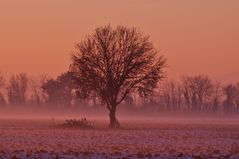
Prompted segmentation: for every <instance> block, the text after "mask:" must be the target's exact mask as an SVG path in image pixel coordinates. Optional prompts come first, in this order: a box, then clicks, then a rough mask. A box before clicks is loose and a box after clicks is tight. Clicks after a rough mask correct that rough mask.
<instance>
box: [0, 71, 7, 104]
mask: <svg viewBox="0 0 239 159" xmlns="http://www.w3.org/2000/svg"><path fill="white" fill-rule="evenodd" d="M4 87H5V79H4V77H3V75H2V74H1V73H0V106H4V105H5V104H6V100H5V98H4V95H3V93H2V89H4Z"/></svg>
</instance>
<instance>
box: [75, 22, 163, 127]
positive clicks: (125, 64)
mask: <svg viewBox="0 0 239 159" xmlns="http://www.w3.org/2000/svg"><path fill="white" fill-rule="evenodd" d="M165 63H166V59H165V58H164V57H163V56H161V55H159V54H158V51H157V50H155V48H154V46H153V43H152V42H151V41H149V36H144V35H143V33H142V32H140V31H138V30H137V29H135V28H128V27H124V26H118V27H116V28H112V27H111V26H104V27H99V28H97V29H96V30H95V31H94V33H93V34H91V35H89V36H88V37H86V39H85V40H84V41H82V42H80V43H78V44H77V45H76V48H75V51H74V53H73V54H72V65H71V71H72V72H74V75H75V76H76V79H77V83H78V91H79V94H80V95H81V97H85V98H87V97H90V96H91V95H92V93H95V94H96V95H97V96H98V97H99V98H100V99H101V101H102V103H104V104H105V105H106V106H107V108H108V109H109V111H110V114H109V117H110V127H111V128H115V127H120V125H119V122H118V120H117V118H116V116H115V113H116V108H117V106H118V105H119V104H120V103H121V102H122V101H123V100H124V99H125V98H126V97H127V96H128V95H129V94H130V93H133V92H138V93H139V94H140V95H141V96H147V95H148V94H150V92H152V90H153V89H154V88H155V87H156V86H157V83H158V81H159V80H160V79H162V77H163V72H162V69H163V68H164V67H165Z"/></svg>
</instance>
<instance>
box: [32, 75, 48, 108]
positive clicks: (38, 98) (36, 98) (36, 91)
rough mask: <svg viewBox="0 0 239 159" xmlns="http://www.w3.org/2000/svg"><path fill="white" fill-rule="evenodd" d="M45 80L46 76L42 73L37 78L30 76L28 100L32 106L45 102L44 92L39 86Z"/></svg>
mask: <svg viewBox="0 0 239 159" xmlns="http://www.w3.org/2000/svg"><path fill="white" fill-rule="evenodd" d="M46 81H47V76H45V75H42V76H39V77H38V78H36V77H32V78H31V79H30V80H29V89H30V92H31V94H30V102H31V104H32V105H34V106H40V105H43V104H44V103H45V102H46V93H44V92H43V89H42V88H41V86H42V85H43V84H44V83H45V82H46Z"/></svg>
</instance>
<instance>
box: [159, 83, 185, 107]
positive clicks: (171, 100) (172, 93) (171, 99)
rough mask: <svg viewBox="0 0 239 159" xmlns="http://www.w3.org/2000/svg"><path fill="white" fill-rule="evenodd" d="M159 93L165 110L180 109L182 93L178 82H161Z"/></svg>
mask: <svg viewBox="0 0 239 159" xmlns="http://www.w3.org/2000/svg"><path fill="white" fill-rule="evenodd" d="M161 94H162V98H163V99H162V100H163V103H164V104H165V105H166V106H167V107H166V108H167V110H170V111H178V110H180V109H181V102H182V94H183V93H182V89H181V85H180V83H178V82H176V81H173V80H172V81H167V82H165V83H163V85H162V93H161Z"/></svg>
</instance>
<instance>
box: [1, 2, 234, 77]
mask: <svg viewBox="0 0 239 159" xmlns="http://www.w3.org/2000/svg"><path fill="white" fill-rule="evenodd" d="M109 23H110V24H112V25H113V26H116V25H119V24H120V25H127V26H135V27H138V28H140V29H141V30H142V31H144V32H145V34H148V35H150V36H151V40H152V41H153V42H154V44H155V46H156V47H157V48H159V49H160V50H161V53H162V54H164V55H165V56H166V57H167V58H168V65H169V68H168V69H167V74H168V76H169V77H170V78H177V77H180V76H181V75H184V74H200V73H203V74H208V75H210V76H212V77H215V78H217V77H219V76H223V75H227V74H232V73H234V74H237V73H238V74H239V1H238V0H180V1H179V0H122V1H112V0H101V1H99V0H88V1H79V0H50V1H47V0H21V1H20V0H1V1H0V70H1V71H2V72H3V73H4V74H11V73H19V72H26V73H28V74H30V75H40V74H48V75H50V76H56V75H57V74H59V73H61V72H63V71H66V70H67V69H68V66H69V64H70V56H69V53H70V51H71V50H72V49H73V48H74V45H75V43H77V42H79V41H81V40H82V39H83V38H84V36H85V35H86V34H89V33H91V32H92V30H93V29H94V28H96V27H98V26H101V25H107V24H109ZM237 77H238V78H239V75H238V76H237ZM236 80H237V79H236Z"/></svg>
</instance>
